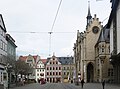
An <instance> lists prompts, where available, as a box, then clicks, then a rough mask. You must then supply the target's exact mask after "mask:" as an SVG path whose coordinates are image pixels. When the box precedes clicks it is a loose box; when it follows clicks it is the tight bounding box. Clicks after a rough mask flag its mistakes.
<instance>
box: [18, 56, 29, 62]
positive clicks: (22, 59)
mask: <svg viewBox="0 0 120 89" xmlns="http://www.w3.org/2000/svg"><path fill="white" fill-rule="evenodd" d="M27 57H28V56H20V57H19V60H21V61H26V59H27Z"/></svg>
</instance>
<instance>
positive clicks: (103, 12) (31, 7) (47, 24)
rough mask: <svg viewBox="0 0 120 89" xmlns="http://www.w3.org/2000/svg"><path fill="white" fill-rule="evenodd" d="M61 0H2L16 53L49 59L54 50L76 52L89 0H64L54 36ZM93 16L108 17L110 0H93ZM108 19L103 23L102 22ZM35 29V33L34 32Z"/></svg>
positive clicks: (58, 53) (59, 53)
mask: <svg viewBox="0 0 120 89" xmlns="http://www.w3.org/2000/svg"><path fill="white" fill-rule="evenodd" d="M59 3H60V0H0V14H2V16H3V19H4V23H5V26H6V30H7V33H9V34H10V35H11V36H12V37H13V38H14V39H15V41H16V42H15V43H16V45H17V46H18V47H17V55H28V54H32V55H40V56H41V57H42V58H47V57H48V56H49V54H53V52H55V55H56V56H68V55H69V56H71V55H73V46H74V43H75V40H76V34H77V30H79V31H80V32H83V31H85V28H86V16H87V12H88V0H62V3H61V7H60V9H59V13H58V16H57V19H56V22H55V25H54V28H53V33H52V35H51V51H50V53H49V50H50V48H49V45H50V40H49V39H50V35H49V34H48V32H50V31H51V28H52V24H53V21H54V18H55V15H56V12H57V9H58V5H59ZM90 10H91V15H92V16H94V14H97V17H98V18H99V19H100V21H101V22H102V21H104V19H106V18H107V17H109V14H110V11H111V3H110V0H102V1H97V2H96V0H90ZM106 23H107V20H105V21H104V22H103V25H105V24H106ZM31 32H35V33H31Z"/></svg>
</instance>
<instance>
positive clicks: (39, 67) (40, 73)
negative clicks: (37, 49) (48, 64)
mask: <svg viewBox="0 0 120 89" xmlns="http://www.w3.org/2000/svg"><path fill="white" fill-rule="evenodd" d="M43 60H44V59H43ZM41 78H44V79H45V64H44V62H43V61H42V59H41V58H40V56H37V62H36V69H35V80H36V82H39V80H40V79H41Z"/></svg>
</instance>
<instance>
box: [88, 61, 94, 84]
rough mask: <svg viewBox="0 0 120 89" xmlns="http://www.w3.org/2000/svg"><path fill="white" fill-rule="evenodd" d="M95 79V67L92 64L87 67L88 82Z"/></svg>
mask: <svg viewBox="0 0 120 89" xmlns="http://www.w3.org/2000/svg"><path fill="white" fill-rule="evenodd" d="M93 78H94V67H93V64H92V63H91V62H90V63H88V65H87V82H93Z"/></svg>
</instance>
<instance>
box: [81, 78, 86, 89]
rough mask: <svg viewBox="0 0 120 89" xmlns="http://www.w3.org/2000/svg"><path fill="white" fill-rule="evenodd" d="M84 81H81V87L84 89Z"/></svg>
mask: <svg viewBox="0 0 120 89" xmlns="http://www.w3.org/2000/svg"><path fill="white" fill-rule="evenodd" d="M84 83H85V82H84V79H82V80H81V87H82V88H83V85H84Z"/></svg>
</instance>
